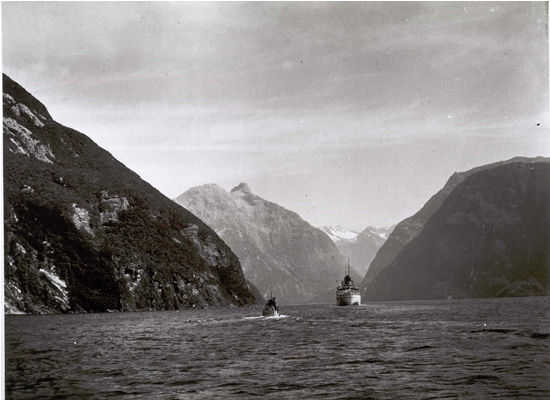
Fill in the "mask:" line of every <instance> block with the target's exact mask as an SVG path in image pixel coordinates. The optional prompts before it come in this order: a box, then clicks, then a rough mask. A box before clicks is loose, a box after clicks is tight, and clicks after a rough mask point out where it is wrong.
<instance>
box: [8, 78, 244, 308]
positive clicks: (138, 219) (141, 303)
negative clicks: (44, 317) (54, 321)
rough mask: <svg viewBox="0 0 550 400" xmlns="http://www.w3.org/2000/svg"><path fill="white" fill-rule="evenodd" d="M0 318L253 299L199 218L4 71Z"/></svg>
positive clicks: (227, 255)
mask: <svg viewBox="0 0 550 400" xmlns="http://www.w3.org/2000/svg"><path fill="white" fill-rule="evenodd" d="M3 85H4V93H3V106H4V108H3V109H4V119H3V124H4V130H3V132H4V135H3V136H4V142H3V143H4V218H5V219H4V229H5V237H4V246H5V247H4V248H5V261H4V263H5V264H4V268H5V311H6V312H8V313H16V312H25V313H54V312H72V311H78V312H82V311H107V310H122V311H130V310H150V309H151V310H164V309H177V308H180V307H194V306H208V305H217V306H225V305H230V304H235V305H244V304H250V303H253V302H254V298H253V295H252V294H251V292H250V290H249V288H248V286H247V283H246V282H245V280H244V276H243V273H242V270H241V268H240V264H239V260H238V259H237V257H236V256H235V254H233V252H232V251H231V249H230V248H229V247H227V246H226V245H225V243H224V242H223V241H222V240H221V239H220V238H219V237H218V235H216V233H215V232H214V231H212V230H211V229H210V228H209V227H208V226H206V225H205V224H204V223H203V222H202V221H201V220H199V219H198V218H196V217H195V216H194V215H193V214H191V213H190V212H188V211H187V210H185V209H184V208H183V207H181V206H179V205H177V204H175V203H173V202H172V201H171V200H170V199H168V198H166V197H164V196H163V195H162V194H161V193H159V192H158V191H157V190H155V189H154V188H153V187H151V186H150V185H149V184H147V183H146V182H144V181H143V180H141V179H140V178H139V176H138V175H136V174H135V173H134V172H132V171H130V170H129V169H128V168H126V167H125V166H124V165H122V164H121V163H120V162H118V161H117V160H116V159H115V158H113V157H112V156H111V155H110V154H109V153H108V152H107V151H105V150H103V149H102V148H100V147H99V146H97V145H96V144H95V143H94V142H93V141H91V140H90V139H89V138H88V137H86V136H85V135H83V134H81V133H79V132H77V131H75V130H72V129H70V128H67V127H64V126H62V125H60V124H58V123H57V122H55V121H54V120H53V119H52V117H51V116H50V114H49V113H48V111H47V109H46V107H44V105H42V104H41V103H40V102H39V101H38V100H36V99H35V98H34V97H33V96H32V95H31V94H29V93H28V92H26V91H25V90H24V89H23V88H22V87H21V86H20V85H18V84H17V83H15V82H14V81H12V80H11V79H10V78H8V77H7V76H5V75H4V76H3Z"/></svg>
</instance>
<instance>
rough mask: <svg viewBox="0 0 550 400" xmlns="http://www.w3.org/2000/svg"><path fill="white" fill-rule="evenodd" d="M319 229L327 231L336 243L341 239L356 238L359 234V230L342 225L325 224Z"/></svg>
mask: <svg viewBox="0 0 550 400" xmlns="http://www.w3.org/2000/svg"><path fill="white" fill-rule="evenodd" d="M319 229H321V230H322V231H323V232H325V233H326V234H327V235H328V237H329V238H330V239H331V240H332V241H333V242H334V243H336V242H338V241H339V240H354V239H355V238H356V237H357V235H359V232H356V231H352V230H350V229H346V228H343V227H341V226H340V225H335V226H327V225H325V226H323V227H321V228H319Z"/></svg>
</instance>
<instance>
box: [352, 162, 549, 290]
mask: <svg viewBox="0 0 550 400" xmlns="http://www.w3.org/2000/svg"><path fill="white" fill-rule="evenodd" d="M545 160H546V159H545V158H543V157H537V158H526V157H515V158H513V159H511V160H506V161H500V162H497V163H493V164H487V165H482V166H480V167H477V168H473V169H471V170H468V171H465V172H455V173H454V174H453V175H452V176H451V177H450V178H449V180H448V181H447V183H446V184H445V186H444V187H443V188H442V189H441V190H440V191H439V192H437V193H436V194H435V195H433V196H432V197H431V198H430V199H429V200H428V202H427V203H426V204H425V205H424V207H422V208H421V209H420V210H419V211H418V212H417V213H416V214H414V215H413V216H411V217H409V218H406V219H404V220H403V221H401V222H400V223H398V224H397V225H396V226H395V228H394V229H393V231H392V232H391V234H390V235H389V237H388V240H386V242H385V243H384V244H383V245H382V247H381V248H380V249H379V250H378V252H377V253H376V256H375V257H374V259H373V260H372V262H371V264H370V266H369V268H368V272H367V274H366V276H365V278H364V279H363V282H362V283H361V287H362V288H363V290H364V288H365V287H366V286H368V285H369V284H370V283H371V282H372V281H373V280H374V279H375V278H376V276H377V275H378V273H379V272H380V271H381V270H383V269H384V268H386V267H387V266H388V265H389V264H390V263H391V262H392V261H393V260H394V259H395V257H396V256H397V254H399V252H400V251H401V250H402V249H403V248H404V247H405V246H406V245H407V243H409V242H410V241H411V240H412V239H414V238H415V237H416V236H417V235H418V234H419V233H420V232H421V231H422V229H424V225H425V224H426V222H427V221H428V219H429V218H430V217H431V216H432V215H433V213H434V212H435V211H437V210H438V209H439V207H441V205H442V204H443V202H444V201H445V199H447V196H449V194H450V193H451V192H452V191H453V190H454V189H455V188H456V186H457V185H458V184H460V183H461V182H462V181H464V179H466V178H467V177H468V176H470V175H472V174H474V173H476V172H479V171H483V170H485V169H490V168H494V167H497V166H499V165H506V164H509V163H514V162H523V163H532V162H539V161H545Z"/></svg>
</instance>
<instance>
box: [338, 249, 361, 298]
mask: <svg viewBox="0 0 550 400" xmlns="http://www.w3.org/2000/svg"><path fill="white" fill-rule="evenodd" d="M336 304H337V305H339V306H359V305H361V294H360V292H359V289H358V288H356V287H355V285H354V284H353V280H352V279H351V273H350V267H349V259H348V270H347V274H346V276H345V277H344V280H343V281H342V283H341V284H340V286H338V287H337V288H336Z"/></svg>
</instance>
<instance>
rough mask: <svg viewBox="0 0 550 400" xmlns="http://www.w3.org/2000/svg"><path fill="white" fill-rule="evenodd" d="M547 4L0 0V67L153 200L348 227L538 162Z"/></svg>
mask: <svg viewBox="0 0 550 400" xmlns="http://www.w3.org/2000/svg"><path fill="white" fill-rule="evenodd" d="M547 7H548V5H547V3H545V2H532V3H530V2H499V3H490V2H483V3H477V2H441V3H440V2H406V3H401V2H351V3H347V2H346V3H343V2H335V3H334V2H331V3H316V2H306V3H302V2H288V3H285V2H275V3H273V2H269V3H266V2H259V3H252V2H225V3H203V2H192V3H182V2H150V3H149V2H140V3H133V2H121V3H111V2H100V3H87V2H76V3H75V2H59V3H57V2H3V3H2V68H3V71H4V72H5V73H7V74H8V75H9V76H10V77H11V78H12V79H14V80H16V81H17V82H19V83H20V84H21V85H23V87H25V88H26V89H27V90H28V91H29V92H31V93H32V94H33V95H35V97H37V98H38V99H39V100H40V101H42V102H43V103H44V104H45V105H46V106H47V107H48V110H49V111H50V114H51V115H52V116H53V118H54V119H55V120H56V121H58V122H60V123H62V124H64V125H66V126H69V127H71V128H74V129H77V130H79V131H81V132H82V133H84V134H86V135H88V136H89V137H90V138H92V139H93V140H94V141H95V142H96V143H98V144H99V145H100V146H102V147H103V148H105V149H107V150H108V151H109V152H111V154H113V156H115V157H116V158H117V159H119V160H120V161H121V162H123V163H124V164H125V165H126V166H127V167H129V168H130V169H132V170H134V171H135V172H136V173H138V174H139V175H140V176H141V177H142V178H143V179H145V180H146V181H148V182H149V183H151V184H152V185H153V186H155V187H156V188H157V189H159V190H160V191H161V192H162V193H164V194H165V195H166V196H168V197H170V198H175V197H177V196H178V195H179V194H181V193H183V192H184V191H185V190H187V189H189V188H190V187H193V186H197V185H202V184H206V183H217V184H218V185H220V186H222V187H223V188H225V189H227V190H229V189H231V188H232V187H233V186H236V185H237V184H239V183H240V182H246V183H248V185H249V186H250V188H251V190H252V191H253V192H254V193H256V194H258V195H259V196H261V197H263V198H265V199H267V200H270V201H273V202H276V203H278V204H280V205H282V206H284V207H286V208H288V209H290V210H293V211H295V212H297V213H298V214H300V216H301V217H302V218H304V219H305V220H306V221H308V222H310V223H311V224H312V225H315V226H322V225H341V226H344V227H347V228H350V229H355V230H362V229H364V228H365V227H366V226H368V225H373V226H385V225H391V224H395V223H398V222H399V221H401V220H402V219H404V218H406V217H408V216H410V215H412V214H414V213H415V212H416V211H418V210H419V209H420V208H421V207H422V206H423V204H424V203H425V202H426V201H427V200H428V199H429V198H430V197H431V196H432V195H433V194H435V193H436V192H437V191H438V190H439V189H441V187H443V185H444V184H445V182H446V180H447V179H448V178H449V177H450V175H452V173H453V172H455V171H465V170H468V169H471V168H473V167H476V166H480V165H483V164H488V163H491V162H496V161H501V160H505V159H509V158H512V157H515V156H528V157H534V156H549V155H550V129H549V115H548V109H549V100H548V93H549V90H548V89H549V87H548V8H547Z"/></svg>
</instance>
